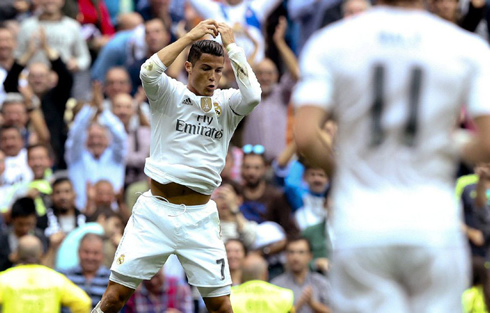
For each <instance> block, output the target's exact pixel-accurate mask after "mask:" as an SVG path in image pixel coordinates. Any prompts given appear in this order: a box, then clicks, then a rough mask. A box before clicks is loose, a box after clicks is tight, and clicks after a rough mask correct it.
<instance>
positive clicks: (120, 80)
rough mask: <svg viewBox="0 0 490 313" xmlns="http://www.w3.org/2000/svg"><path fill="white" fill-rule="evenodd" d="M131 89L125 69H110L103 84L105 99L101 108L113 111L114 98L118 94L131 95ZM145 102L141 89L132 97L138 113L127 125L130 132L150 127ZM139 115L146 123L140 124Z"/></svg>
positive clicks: (147, 107) (148, 109)
mask: <svg viewBox="0 0 490 313" xmlns="http://www.w3.org/2000/svg"><path fill="white" fill-rule="evenodd" d="M131 89H132V87H131V78H130V77H129V73H128V70H127V69H126V68H125V67H120V66H116V67H112V68H110V69H109V70H108V71H107V74H106V79H105V82H104V93H105V95H106V96H107V98H106V99H104V100H103V102H102V108H103V109H104V110H113V107H114V100H115V98H116V96H119V95H120V94H127V95H129V94H130V93H131ZM119 100H121V99H119ZM145 100H146V94H145V93H144V91H143V90H142V89H139V90H138V92H137V93H136V94H135V96H134V102H136V103H137V105H138V109H139V112H138V115H133V116H132V117H131V119H130V121H129V125H128V126H129V128H130V129H132V130H134V129H136V128H138V127H139V126H140V125H150V123H149V122H148V118H149V116H150V107H149V106H148V104H147V103H146V102H144V101H145ZM140 114H142V115H143V116H144V117H145V118H146V121H144V122H143V123H141V124H140V122H141V118H140Z"/></svg>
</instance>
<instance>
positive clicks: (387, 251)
mask: <svg viewBox="0 0 490 313" xmlns="http://www.w3.org/2000/svg"><path fill="white" fill-rule="evenodd" d="M380 2H381V3H380V4H381V5H379V6H377V7H376V8H375V9H372V10H371V11H369V12H366V13H363V14H360V15H359V16H356V17H354V18H351V19H349V20H345V21H341V22H339V23H337V24H336V25H333V26H331V27H327V28H325V29H323V30H321V31H319V32H318V33H317V34H315V35H314V36H313V37H312V38H311V40H310V42H309V44H308V45H307V47H305V50H303V55H302V61H301V63H300V67H301V71H302V73H301V75H302V78H301V81H300V83H299V84H298V86H297V89H296V90H295V92H294V95H293V101H294V102H295V104H296V106H297V107H298V110H297V115H296V123H295V136H296V140H297V144H298V148H299V151H300V153H302V154H303V155H304V156H305V157H306V158H307V159H308V160H309V161H310V162H311V163H312V164H314V165H317V166H321V167H323V168H324V169H325V170H326V171H327V172H331V171H332V170H333V168H334V162H335V163H337V164H336V165H335V175H334V179H333V186H334V187H333V188H334V189H333V191H332V192H333V194H332V196H333V208H334V210H335V213H334V214H333V225H334V226H333V227H334V232H335V247H334V254H333V265H332V273H331V281H332V293H333V299H332V300H333V311H334V312H376V313H382V312H397V313H401V312H461V294H462V292H463V290H464V289H465V285H466V282H467V280H466V279H467V278H468V277H467V274H468V271H469V264H468V255H467V253H468V251H467V247H466V243H465V240H464V237H463V234H462V232H461V228H460V225H461V218H460V217H461V215H460V210H459V208H458V205H457V203H456V199H455V197H454V174H455V173H456V164H457V161H458V159H459V158H462V159H463V160H464V161H466V162H469V163H475V162H479V161H488V160H489V159H490V87H489V86H490V53H489V49H488V46H487V44H486V43H485V42H484V41H482V40H480V39H478V38H477V37H476V36H474V35H471V34H469V33H466V32H464V31H463V30H461V29H459V28H458V27H457V26H455V25H452V24H450V23H447V22H445V21H443V20H441V19H440V18H438V17H436V16H434V15H432V14H430V13H428V12H426V11H425V10H424V1H422V0H382V1H380ZM462 103H464V104H466V106H467V109H468V112H469V113H470V115H471V116H472V117H473V118H474V120H475V122H476V124H477V125H478V128H479V131H478V133H476V134H475V135H469V134H467V133H463V132H461V131H458V132H456V131H455V125H456V124H457V123H456V121H457V117H458V115H459V112H460V110H461V105H462ZM328 115H331V116H333V117H335V118H336V120H337V121H338V125H339V133H338V137H337V138H336V140H337V142H336V144H335V154H334V151H333V147H332V145H331V140H330V138H328V137H325V136H324V135H323V133H322V131H321V126H322V125H323V123H324V121H325V119H326V117H327V116H328Z"/></svg>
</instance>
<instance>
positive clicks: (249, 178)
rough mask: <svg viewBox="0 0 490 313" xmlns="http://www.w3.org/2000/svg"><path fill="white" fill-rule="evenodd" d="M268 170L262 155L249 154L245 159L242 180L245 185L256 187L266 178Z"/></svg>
mask: <svg viewBox="0 0 490 313" xmlns="http://www.w3.org/2000/svg"><path fill="white" fill-rule="evenodd" d="M266 170H267V168H266V166H265V163H264V159H263V158H262V156H260V155H254V154H249V155H245V156H244V157H243V161H242V178H243V180H244V181H245V184H247V185H249V186H256V185H258V184H259V183H260V181H261V180H262V179H263V178H264V176H265V172H266Z"/></svg>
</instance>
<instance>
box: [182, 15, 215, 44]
mask: <svg viewBox="0 0 490 313" xmlns="http://www.w3.org/2000/svg"><path fill="white" fill-rule="evenodd" d="M205 35H211V36H213V37H216V36H218V23H217V22H216V21H215V20H205V21H202V22H200V23H199V24H197V26H196V27H194V28H193V29H191V31H190V32H188V33H187V35H186V36H188V37H189V38H190V39H191V40H192V41H196V40H199V39H201V38H202V37H204V36H205Z"/></svg>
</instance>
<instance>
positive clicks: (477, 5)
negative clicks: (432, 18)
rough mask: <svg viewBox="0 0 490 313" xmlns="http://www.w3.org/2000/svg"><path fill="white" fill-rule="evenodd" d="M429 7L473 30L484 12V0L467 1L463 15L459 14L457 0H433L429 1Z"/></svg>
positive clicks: (448, 19) (446, 18) (437, 13)
mask: <svg viewBox="0 0 490 313" xmlns="http://www.w3.org/2000/svg"><path fill="white" fill-rule="evenodd" d="M430 8H431V11H432V12H433V13H434V14H436V15H437V16H439V17H441V18H443V19H445V20H447V21H449V22H451V23H454V24H457V25H459V26H460V27H461V28H463V29H466V30H467V31H470V32H474V31H475V30H476V28H477V26H478V24H479V23H480V21H481V20H482V18H483V16H484V14H485V1H480V0H471V1H469V2H468V10H467V12H466V14H464V15H462V14H460V10H459V9H460V8H459V1H457V0H433V1H431V2H430Z"/></svg>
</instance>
